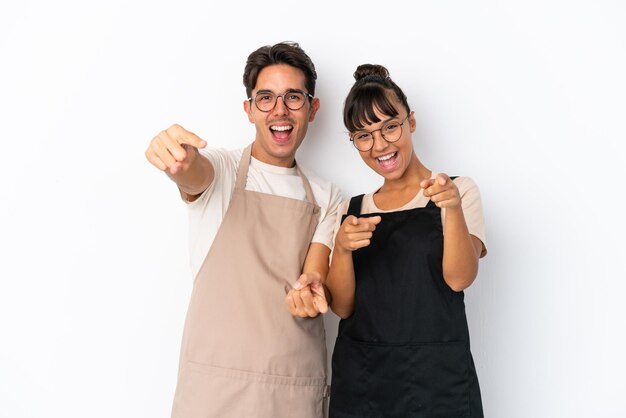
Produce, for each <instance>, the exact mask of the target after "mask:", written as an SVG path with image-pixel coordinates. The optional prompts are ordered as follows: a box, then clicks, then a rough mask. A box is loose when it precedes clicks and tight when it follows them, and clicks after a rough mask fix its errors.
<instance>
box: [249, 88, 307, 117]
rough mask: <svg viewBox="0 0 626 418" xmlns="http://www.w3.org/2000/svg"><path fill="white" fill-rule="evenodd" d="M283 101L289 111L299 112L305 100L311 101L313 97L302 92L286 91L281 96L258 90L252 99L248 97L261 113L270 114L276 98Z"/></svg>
mask: <svg viewBox="0 0 626 418" xmlns="http://www.w3.org/2000/svg"><path fill="white" fill-rule="evenodd" d="M279 97H281V98H282V99H283V103H284V104H285V106H287V109H289V110H300V109H302V107H303V106H304V104H305V103H306V99H307V98H308V99H312V98H313V95H312V94H310V93H305V92H303V91H302V90H287V91H286V92H284V93H283V94H276V93H274V92H273V91H270V90H260V91H258V92H257V94H256V95H255V96H254V97H248V100H249V101H250V103H252V101H254V104H255V105H256V107H257V109H259V110H260V111H261V112H270V111H271V110H272V109H274V108H275V107H276V103H277V102H278V98H279Z"/></svg>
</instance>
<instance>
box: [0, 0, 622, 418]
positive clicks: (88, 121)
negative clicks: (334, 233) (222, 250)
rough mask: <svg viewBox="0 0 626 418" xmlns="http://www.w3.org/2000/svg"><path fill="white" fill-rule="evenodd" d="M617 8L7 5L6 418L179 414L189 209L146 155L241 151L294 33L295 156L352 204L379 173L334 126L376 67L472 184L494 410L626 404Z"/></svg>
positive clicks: (480, 356) (39, 0)
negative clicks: (305, 88) (482, 249)
mask: <svg viewBox="0 0 626 418" xmlns="http://www.w3.org/2000/svg"><path fill="white" fill-rule="evenodd" d="M625 21H626V6H625V3H624V2H623V1H621V0H595V1H576V0H570V1H565V0H563V1H558V0H541V1H540V0H524V1H522V0H519V1H517V0H513V1H495V0H492V1H489V0H474V1H421V0H419V1H411V2H401V1H394V0H390V1H385V2H373V1H369V0H359V1H335V2H332V3H331V2H327V3H326V2H318V3H315V2H293V1H283V0H276V1H271V2H256V3H244V2H241V1H232V2H225V3H223V2H220V3H219V6H218V3H217V2H213V3H211V2H201V1H198V2H195V3H193V2H184V1H176V2H171V3H170V2H163V1H154V0H153V1H147V0H143V1H137V2H129V1H121V0H108V1H106V2H87V1H68V0H60V1H43V0H33V1H28V0H23V1H20V2H16V1H13V2H12V1H3V2H2V5H1V6H0V59H1V65H0V122H1V123H0V136H1V142H0V144H1V145H0V150H1V151H0V152H1V156H2V158H1V161H2V162H1V164H0V198H1V205H0V251H1V252H0V333H1V334H0V338H1V340H0V417H3V418H18V417H37V418H39V417H63V418H84V417H90V418H100V417H103V418H104V417H106V418H111V417H129V418H131V417H132V418H137V417H149V418H161V417H168V416H169V410H170V406H171V402H172V396H173V391H174V385H175V379H176V372H177V367H178V350H179V347H180V337H181V333H182V327H183V320H184V316H185V313H186V308H187V303H188V299H189V295H190V290H191V284H192V278H191V277H190V273H189V267H188V257H187V214H186V209H185V207H184V205H183V204H182V203H181V202H180V200H179V198H178V194H177V191H176V189H175V187H174V186H173V184H172V183H171V182H169V180H168V179H167V178H166V177H165V175H163V174H162V173H160V172H158V171H157V170H156V169H155V168H153V167H152V166H150V165H149V164H148V162H147V161H146V160H145V157H144V154H143V153H144V150H145V148H146V147H147V145H148V142H149V141H150V139H151V138H152V137H153V136H154V135H155V134H157V133H158V132H159V131H160V130H161V129H164V128H166V127H167V126H169V125H170V124H172V123H174V122H176V123H180V124H181V125H183V126H185V127H187V128H189V129H190V130H192V131H194V132H196V133H197V134H198V135H200V136H201V137H202V138H204V139H206V140H207V141H208V143H209V144H210V145H214V146H223V147H227V148H235V147H240V146H243V145H246V144H247V143H249V142H250V141H251V140H252V139H253V135H254V129H253V126H252V125H251V124H249V122H248V121H247V118H246V116H245V114H244V112H243V110H242V102H243V100H244V99H245V90H244V88H243V85H242V81H241V79H242V72H243V67H244V64H245V59H246V57H247V55H248V54H249V53H250V52H251V51H252V50H253V49H256V48H257V47H259V46H261V45H265V44H271V43H275V42H279V41H283V40H295V41H298V42H300V44H301V45H302V47H303V48H304V49H305V50H306V51H307V53H309V55H311V57H312V58H313V60H314V62H315V63H316V66H317V70H318V73H319V79H318V87H317V92H316V93H317V96H318V97H319V98H320V99H321V103H322V107H321V110H320V112H319V113H318V117H317V119H316V121H315V122H314V123H313V124H312V125H311V127H310V131H309V132H310V135H309V136H308V137H307V141H306V143H305V145H303V147H302V148H301V149H300V151H299V154H298V158H299V161H300V162H301V163H302V164H304V165H307V166H309V167H310V168H312V169H314V170H315V171H317V172H318V173H320V174H323V176H325V177H326V178H328V179H330V180H332V181H334V182H336V183H337V184H338V185H339V186H340V187H341V188H342V190H343V191H344V194H345V195H346V196H351V195H354V194H357V193H361V192H365V191H370V190H372V189H373V188H375V187H376V186H377V185H378V184H379V183H380V180H379V179H378V178H377V177H376V175H375V174H373V173H370V172H369V171H368V170H369V169H367V168H366V167H365V166H364V165H363V163H362V162H361V161H360V159H359V157H358V155H357V153H356V151H355V150H354V149H353V148H352V146H351V145H350V144H349V143H348V142H347V140H346V136H345V129H344V127H343V125H342V123H341V109H342V104H343V99H344V98H345V95H346V93H347V92H348V90H349V88H350V86H351V84H352V80H353V79H352V73H353V71H354V69H355V68H356V66H357V65H358V64H361V63H366V62H371V63H380V64H383V65H385V66H386V67H387V68H388V69H389V70H390V72H391V76H392V77H393V78H394V79H395V81H396V82H397V83H398V84H399V85H400V86H401V87H403V89H404V90H405V92H406V94H407V96H408V97H409V103H410V105H411V106H412V107H413V109H414V110H415V112H416V118H417V123H418V130H417V132H416V134H415V135H414V143H415V148H416V151H417V153H418V155H419V156H420V157H421V159H422V161H423V162H424V163H425V164H426V165H427V166H428V167H429V168H432V169H434V170H436V171H445V172H448V173H450V174H453V175H469V176H471V177H472V178H473V179H474V180H475V181H476V182H477V183H478V185H479V186H480V188H481V192H482V197H483V203H484V207H485V217H486V220H487V234H488V235H487V238H488V245H489V255H488V256H487V257H486V258H484V259H483V260H482V261H481V266H480V273H479V277H478V279H477V281H476V283H475V284H474V285H473V286H472V287H471V288H470V289H469V290H468V291H467V292H466V303H467V311H468V317H469V322H470V333H471V336H472V344H473V352H474V358H475V362H476V365H477V369H478V374H479V379H480V382H481V387H482V392H483V401H484V408H485V413H486V416H487V417H491V418H528V417H533V418H537V417H549V418H553V417H568V418H571V417H624V416H626V406H624V401H623V395H624V391H625V389H626V387H625V384H624V375H625V374H626V360H625V358H626V356H624V353H625V352H626V342H625V338H624V337H625V335H624V334H625V333H626V331H625V330H626V325H625V321H624V319H625V318H626V305H625V304H624V300H623V299H624V294H625V292H626V284H625V282H626V269H625V267H624V249H625V247H624V244H623V238H624V235H625V233H626V228H625V222H624V215H623V213H624V197H623V195H624V191H623V190H624V187H623V179H622V173H623V167H624V163H625V162H626V161H625V160H626V159H625V158H624V153H623V145H622V144H623V142H624V140H626V135H625V134H626V129H625V127H624V119H625V116H626V82H625V76H624V74H626V57H625V52H626V29H625V25H624V22H625ZM336 324H337V322H336V318H335V317H333V316H330V315H329V316H328V318H327V328H328V336H329V342H328V344H329V347H330V348H332V345H333V342H334V341H333V339H334V336H335V333H336V331H335V329H336Z"/></svg>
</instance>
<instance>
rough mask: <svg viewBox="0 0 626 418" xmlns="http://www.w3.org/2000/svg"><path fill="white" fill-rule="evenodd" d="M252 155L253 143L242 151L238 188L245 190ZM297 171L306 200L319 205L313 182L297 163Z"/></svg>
mask: <svg viewBox="0 0 626 418" xmlns="http://www.w3.org/2000/svg"><path fill="white" fill-rule="evenodd" d="M251 155H252V144H250V145H248V146H247V147H245V148H244V150H243V152H242V153H241V160H239V166H238V167H237V178H236V180H235V188H236V189H241V190H244V189H245V188H246V180H247V179H248V168H250V157H251ZM296 172H297V173H298V175H299V176H300V178H301V179H302V185H303V186H304V191H305V192H306V200H307V201H308V202H309V203H312V204H313V205H317V202H316V201H315V196H314V195H313V189H312V188H311V183H309V179H307V178H306V176H305V175H304V173H303V172H302V170H300V167H299V166H298V164H297V163H296Z"/></svg>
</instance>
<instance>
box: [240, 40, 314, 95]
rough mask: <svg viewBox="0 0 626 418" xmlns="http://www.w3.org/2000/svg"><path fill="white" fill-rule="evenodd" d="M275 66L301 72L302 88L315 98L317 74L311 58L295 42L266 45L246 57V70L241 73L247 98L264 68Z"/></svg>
mask: <svg viewBox="0 0 626 418" xmlns="http://www.w3.org/2000/svg"><path fill="white" fill-rule="evenodd" d="M276 64H287V65H290V66H292V67H295V68H298V69H300V70H302V72H303V73H304V86H305V88H306V90H307V92H308V93H310V94H311V95H313V96H315V80H316V79H317V73H316V72H315V65H313V61H311V58H310V57H309V56H308V55H307V54H306V52H304V50H303V49H302V48H300V45H298V43H296V42H281V43H278V44H276V45H266V46H262V47H261V48H259V49H257V50H256V51H254V52H252V53H251V54H250V55H249V56H248V61H247V62H246V68H245V70H244V72H243V85H244V86H245V87H246V94H247V95H248V97H250V95H251V94H252V89H254V87H255V86H256V81H257V79H258V78H259V73H260V72H261V70H262V69H263V68H265V67H268V66H270V65H276Z"/></svg>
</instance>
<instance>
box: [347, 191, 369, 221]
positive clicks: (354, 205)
mask: <svg viewBox="0 0 626 418" xmlns="http://www.w3.org/2000/svg"><path fill="white" fill-rule="evenodd" d="M363 196H365V194H361V195H358V196H354V197H353V198H352V199H350V206H348V213H347V214H346V215H354V216H356V217H358V216H359V215H360V214H361V203H362V202H363Z"/></svg>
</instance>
